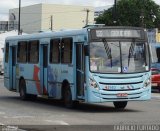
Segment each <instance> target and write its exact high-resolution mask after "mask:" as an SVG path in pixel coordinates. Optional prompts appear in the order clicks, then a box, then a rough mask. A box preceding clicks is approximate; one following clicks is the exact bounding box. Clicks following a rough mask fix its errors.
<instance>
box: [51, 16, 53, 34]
mask: <svg viewBox="0 0 160 131" xmlns="http://www.w3.org/2000/svg"><path fill="white" fill-rule="evenodd" d="M52 30H53V15H51V31H52Z"/></svg>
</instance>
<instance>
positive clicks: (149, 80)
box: [143, 78, 151, 88]
mask: <svg viewBox="0 0 160 131" xmlns="http://www.w3.org/2000/svg"><path fill="white" fill-rule="evenodd" d="M150 84H151V78H148V79H147V80H146V81H145V82H144V86H143V87H144V88H146V87H147V86H148V85H150Z"/></svg>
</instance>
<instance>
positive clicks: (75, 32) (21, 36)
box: [6, 28, 87, 41]
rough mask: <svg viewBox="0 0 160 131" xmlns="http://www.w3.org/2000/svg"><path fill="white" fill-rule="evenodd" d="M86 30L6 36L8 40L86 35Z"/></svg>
mask: <svg viewBox="0 0 160 131" xmlns="http://www.w3.org/2000/svg"><path fill="white" fill-rule="evenodd" d="M86 32H87V29H85V28H84V29H80V30H62V31H57V32H41V33H35V34H28V35H17V36H9V37H7V38H6V41H10V40H27V39H41V38H50V37H55V38H56V37H64V36H74V35H84V34H85V33H86Z"/></svg>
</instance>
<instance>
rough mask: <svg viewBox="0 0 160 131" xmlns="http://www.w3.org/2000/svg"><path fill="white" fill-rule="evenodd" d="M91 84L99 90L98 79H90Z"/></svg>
mask: <svg viewBox="0 0 160 131" xmlns="http://www.w3.org/2000/svg"><path fill="white" fill-rule="evenodd" d="M89 85H90V86H91V87H92V88H95V89H97V90H98V89H99V88H98V85H97V83H96V81H95V80H94V79H92V78H90V79H89Z"/></svg>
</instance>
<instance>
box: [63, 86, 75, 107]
mask: <svg viewBox="0 0 160 131" xmlns="http://www.w3.org/2000/svg"><path fill="white" fill-rule="evenodd" d="M64 105H65V107H67V108H72V107H73V101H72V93H71V90H70V88H69V86H67V87H66V88H64Z"/></svg>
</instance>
